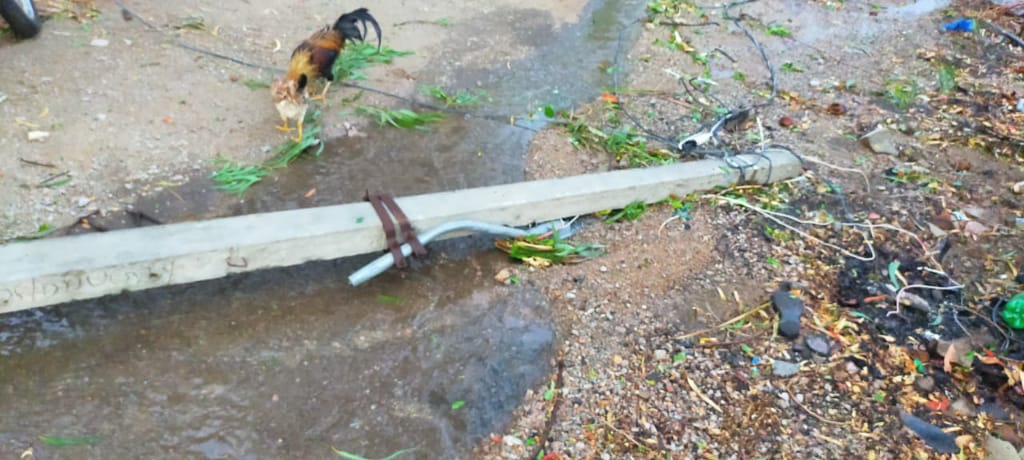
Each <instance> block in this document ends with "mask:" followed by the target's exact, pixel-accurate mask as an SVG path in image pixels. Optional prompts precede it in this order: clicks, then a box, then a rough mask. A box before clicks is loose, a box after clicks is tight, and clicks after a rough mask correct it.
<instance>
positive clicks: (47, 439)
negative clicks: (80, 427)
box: [39, 436, 103, 447]
mask: <svg viewBox="0 0 1024 460" xmlns="http://www.w3.org/2000/svg"><path fill="white" fill-rule="evenodd" d="M39 440H40V441H42V442H43V444H46V445H48V446H55V447H65V446H81V445H94V444H99V443H100V442H102V441H103V438H100V437H98V436H84V437H78V438H63V437H58V436H39Z"/></svg>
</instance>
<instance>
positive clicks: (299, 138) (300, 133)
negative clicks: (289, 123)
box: [292, 119, 302, 142]
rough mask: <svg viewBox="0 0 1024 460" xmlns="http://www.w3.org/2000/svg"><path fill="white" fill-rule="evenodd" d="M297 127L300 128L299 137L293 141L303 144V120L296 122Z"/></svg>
mask: <svg viewBox="0 0 1024 460" xmlns="http://www.w3.org/2000/svg"><path fill="white" fill-rule="evenodd" d="M295 126H296V127H298V128H299V135H298V136H296V137H295V138H294V139H292V140H293V141H295V142H302V119H299V121H297V122H295Z"/></svg>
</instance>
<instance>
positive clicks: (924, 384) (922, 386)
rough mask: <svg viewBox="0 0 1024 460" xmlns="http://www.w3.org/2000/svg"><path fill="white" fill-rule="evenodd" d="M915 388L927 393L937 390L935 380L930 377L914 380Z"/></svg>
mask: <svg viewBox="0 0 1024 460" xmlns="http://www.w3.org/2000/svg"><path fill="white" fill-rule="evenodd" d="M914 386H915V387H917V389H918V390H921V391H923V392H925V393H931V391H932V390H934V389H935V379H933V378H931V377H930V376H924V377H918V378H916V379H915V380H914Z"/></svg>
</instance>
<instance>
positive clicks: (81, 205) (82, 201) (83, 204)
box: [75, 196, 92, 208]
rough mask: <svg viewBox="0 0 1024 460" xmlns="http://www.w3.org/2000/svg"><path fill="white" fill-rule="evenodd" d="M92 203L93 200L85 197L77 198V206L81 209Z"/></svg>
mask: <svg viewBox="0 0 1024 460" xmlns="http://www.w3.org/2000/svg"><path fill="white" fill-rule="evenodd" d="M90 201H92V200H90V199H89V198H87V197H84V196H80V197H78V198H75V204H77V205H78V207H79V208H84V207H86V206H88V205H89V202H90Z"/></svg>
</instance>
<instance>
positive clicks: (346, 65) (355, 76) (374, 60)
mask: <svg viewBox="0 0 1024 460" xmlns="http://www.w3.org/2000/svg"><path fill="white" fill-rule="evenodd" d="M411 54H413V53H412V51H397V50H394V49H392V48H389V47H387V46H382V47H381V49H380V51H377V47H376V46H374V45H371V44H369V43H363V42H355V43H346V44H345V49H344V50H342V52H341V55H340V56H338V59H337V60H336V61H334V68H333V69H332V70H333V71H334V77H335V78H336V79H338V80H366V74H365V73H363V69H365V68H366V67H367V66H369V65H370V64H391V63H392V62H394V61H395V58H396V57H402V56H409V55H411Z"/></svg>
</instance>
